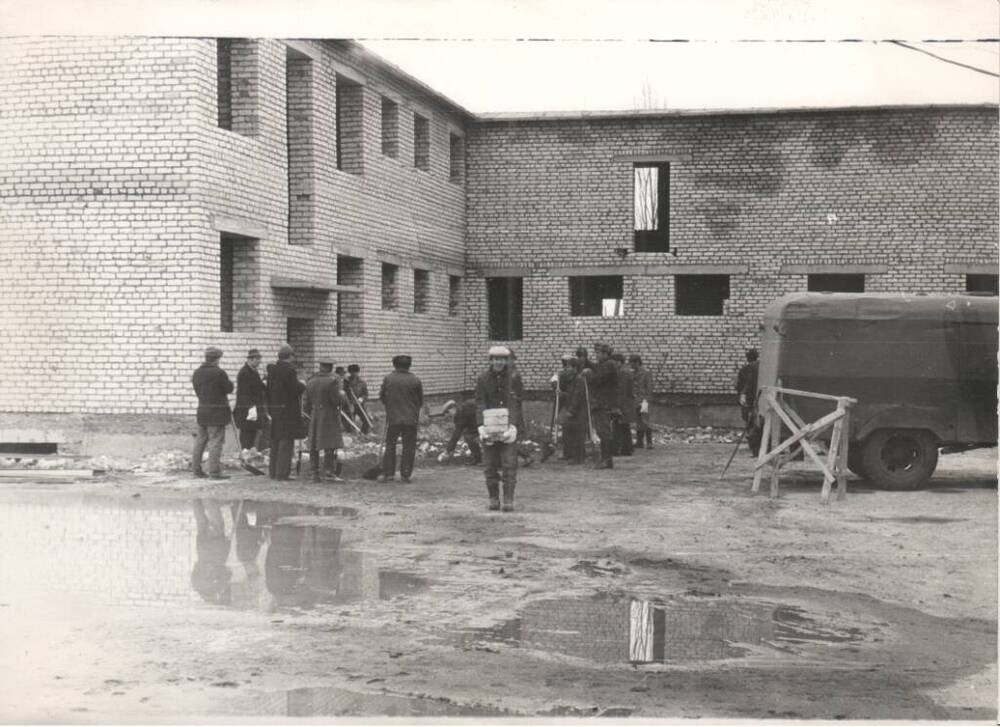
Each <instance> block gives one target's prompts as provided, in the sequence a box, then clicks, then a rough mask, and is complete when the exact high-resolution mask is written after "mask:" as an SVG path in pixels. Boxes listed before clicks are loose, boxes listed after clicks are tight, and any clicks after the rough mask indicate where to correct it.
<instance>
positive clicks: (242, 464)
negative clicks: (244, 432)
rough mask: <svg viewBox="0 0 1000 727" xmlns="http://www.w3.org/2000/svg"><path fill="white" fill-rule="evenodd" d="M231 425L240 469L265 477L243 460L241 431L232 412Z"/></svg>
mask: <svg viewBox="0 0 1000 727" xmlns="http://www.w3.org/2000/svg"><path fill="white" fill-rule="evenodd" d="M229 423H230V424H232V425H233V435H234V436H235V437H236V453H237V456H238V457H239V459H240V467H242V468H243V469H245V470H246V471H247V472H249V473H250V474H252V475H261V476H263V475H264V472H263V471H261V470H259V469H257V468H256V467H254V466H253V465H252V464H250V463H249V462H247V461H246V460H245V459H244V458H243V447H241V446H240V430H239V429H237V428H236V419H234V418H233V413H232V412H229Z"/></svg>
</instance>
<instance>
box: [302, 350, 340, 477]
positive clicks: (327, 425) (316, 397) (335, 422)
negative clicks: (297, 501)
mask: <svg viewBox="0 0 1000 727" xmlns="http://www.w3.org/2000/svg"><path fill="white" fill-rule="evenodd" d="M346 406H347V397H346V396H345V395H344V391H343V388H342V382H341V380H340V379H339V378H338V377H336V376H334V374H333V364H332V363H330V362H327V361H321V362H320V364H319V372H318V373H317V374H316V375H315V376H313V377H312V378H311V379H309V382H308V383H307V384H306V395H305V400H304V402H303V410H304V411H305V413H306V414H307V415H308V416H309V462H310V464H311V465H312V478H313V482H322V481H323V475H322V472H323V471H325V472H326V473H327V477H328V478H329V480H330V481H332V482H343V480H342V479H340V477H339V476H338V470H339V467H338V466H337V450H338V449H343V447H344V437H343V434H342V433H341V430H340V410H341V407H346ZM320 450H322V451H323V464H324V465H325V467H324V469H323V470H321V469H320V466H319V457H320V454H319V453H320Z"/></svg>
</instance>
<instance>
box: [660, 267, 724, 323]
mask: <svg viewBox="0 0 1000 727" xmlns="http://www.w3.org/2000/svg"><path fill="white" fill-rule="evenodd" d="M728 299H729V276H728V275H675V276H674V312H675V313H676V314H677V315H679V316H721V315H722V313H723V309H724V306H725V302H726V301H727V300H728Z"/></svg>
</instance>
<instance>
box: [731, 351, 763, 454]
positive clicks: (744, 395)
mask: <svg viewBox="0 0 1000 727" xmlns="http://www.w3.org/2000/svg"><path fill="white" fill-rule="evenodd" d="M745 356H746V360H747V362H746V363H745V364H743V366H741V367H740V371H739V373H738V374H737V375H736V393H737V395H738V396H739V402H740V416H742V417H743V423H744V425H745V427H746V430H747V444H748V446H749V447H750V452H751V454H753V455H754V456H755V457H756V456H757V452H758V450H759V447H760V436H761V431H760V428H759V427H758V426H757V371H758V368H759V366H760V362H759V361H758V358H759V357H760V354H759V353H758V352H757V349H756V348H748V349H747V350H746V354H745Z"/></svg>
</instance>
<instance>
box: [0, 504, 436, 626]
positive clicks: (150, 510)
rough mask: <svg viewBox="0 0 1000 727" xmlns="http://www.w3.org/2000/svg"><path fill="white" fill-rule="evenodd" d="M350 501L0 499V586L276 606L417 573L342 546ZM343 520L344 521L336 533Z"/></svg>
mask: <svg viewBox="0 0 1000 727" xmlns="http://www.w3.org/2000/svg"><path fill="white" fill-rule="evenodd" d="M356 515H357V511H356V510H355V509H353V508H346V507H310V506H302V505H288V504H284V503H273V502H256V501H252V500H242V501H235V502H229V501H221V500H211V499H196V500H193V501H190V502H180V501H176V500H157V499H154V498H148V499H147V498H143V499H141V500H119V499H113V498H104V497H99V496H89V495H78V494H67V495H59V494H55V493H53V492H46V493H44V494H42V493H31V492H5V493H2V496H0V585H2V587H3V588H4V590H5V591H6V592H7V593H24V594H28V593H40V592H42V591H45V592H56V593H62V594H68V595H69V597H70V598H71V599H74V600H79V599H83V598H88V599H90V600H95V601H97V602H100V603H105V604H118V605H139V606H148V605H166V604H184V603H191V602H192V600H194V601H195V602H207V603H211V604H216V605H225V606H231V607H236V608H241V609H254V610H257V609H259V610H263V611H274V610H278V609H282V608H287V607H298V608H309V607H312V606H315V605H317V604H322V603H347V602H351V601H359V600H365V599H382V600H388V599H391V598H394V597H396V596H400V595H406V594H411V593H414V592H417V591H420V590H421V589H424V588H426V586H427V584H426V581H425V580H424V579H421V578H418V577H416V576H411V575H408V574H406V573H401V572H397V571H391V570H385V569H382V568H379V566H378V562H377V560H376V558H375V557H374V556H373V555H372V554H370V553H368V552H365V551H363V550H357V549H354V548H351V547H345V545H344V542H343V541H344V540H345V532H346V533H349V532H350V531H349V524H350V519H351V518H353V517H355V516H356ZM345 528H347V529H346V530H345Z"/></svg>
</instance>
